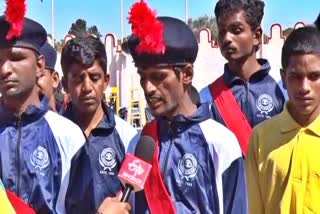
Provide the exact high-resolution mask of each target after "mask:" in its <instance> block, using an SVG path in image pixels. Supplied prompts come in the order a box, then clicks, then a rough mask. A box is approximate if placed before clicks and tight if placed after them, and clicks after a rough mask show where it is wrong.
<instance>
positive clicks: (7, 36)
mask: <svg viewBox="0 0 320 214" xmlns="http://www.w3.org/2000/svg"><path fill="white" fill-rule="evenodd" d="M6 3H7V5H6V11H5V15H4V16H0V48H5V47H23V48H29V49H33V50H35V51H37V52H39V49H40V47H41V46H42V45H43V44H44V43H45V42H46V40H47V32H46V31H45V29H44V28H43V27H42V25H40V24H39V23H37V22H35V21H33V20H31V19H28V18H25V17H24V16H25V12H26V5H25V1H24V0H7V2H6Z"/></svg>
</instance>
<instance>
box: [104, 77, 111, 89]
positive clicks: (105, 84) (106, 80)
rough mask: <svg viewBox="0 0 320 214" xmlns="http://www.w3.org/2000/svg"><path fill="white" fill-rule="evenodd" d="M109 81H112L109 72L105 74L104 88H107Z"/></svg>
mask: <svg viewBox="0 0 320 214" xmlns="http://www.w3.org/2000/svg"><path fill="white" fill-rule="evenodd" d="M109 81H110V76H109V74H105V75H104V86H103V89H104V90H106V89H107V87H108V85H109Z"/></svg>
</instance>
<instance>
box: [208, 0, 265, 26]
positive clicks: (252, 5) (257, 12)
mask: <svg viewBox="0 0 320 214" xmlns="http://www.w3.org/2000/svg"><path fill="white" fill-rule="evenodd" d="M263 9H264V2H263V1H261V0H219V1H218V2H217V4H216V6H215V8H214V13H215V16H216V19H217V21H219V20H220V19H221V18H225V17H228V16H231V15H233V14H235V13H239V12H241V11H243V12H244V16H245V18H246V21H247V23H248V24H249V25H250V26H251V30H256V29H257V28H258V27H259V26H260V25H261V20H262V17H263V14H264V12H263Z"/></svg>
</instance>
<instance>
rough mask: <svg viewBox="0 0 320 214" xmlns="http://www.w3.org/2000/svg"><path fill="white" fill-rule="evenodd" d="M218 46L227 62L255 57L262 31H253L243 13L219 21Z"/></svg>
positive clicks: (259, 29) (258, 29)
mask: <svg viewBox="0 0 320 214" xmlns="http://www.w3.org/2000/svg"><path fill="white" fill-rule="evenodd" d="M218 31H219V32H218V33H219V34H218V44H219V47H220V48H221V49H220V50H221V53H222V55H223V56H224V57H225V58H226V60H228V61H229V62H230V61H237V60H241V59H245V58H248V57H250V56H252V55H255V53H256V49H257V47H258V45H259V43H260V39H261V35H262V30H261V28H260V27H259V28H257V29H254V30H252V29H251V26H250V25H249V24H248V23H247V21H246V18H245V16H244V13H243V12H242V11H240V12H238V13H234V14H232V15H231V16H226V17H221V18H220V19H219V21H218Z"/></svg>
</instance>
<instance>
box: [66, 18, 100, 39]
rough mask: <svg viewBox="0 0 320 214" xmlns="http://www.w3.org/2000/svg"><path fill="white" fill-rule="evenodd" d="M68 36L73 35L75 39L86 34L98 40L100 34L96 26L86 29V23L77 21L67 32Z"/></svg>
mask: <svg viewBox="0 0 320 214" xmlns="http://www.w3.org/2000/svg"><path fill="white" fill-rule="evenodd" d="M68 33H69V34H72V35H75V36H76V37H81V36H85V35H87V34H88V33H90V34H93V35H95V36H96V37H97V38H99V39H100V37H101V34H100V32H99V30H98V28H97V26H96V25H93V26H91V27H87V22H86V20H84V19H77V20H76V22H74V23H72V25H71V27H70V29H69V31H68Z"/></svg>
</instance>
